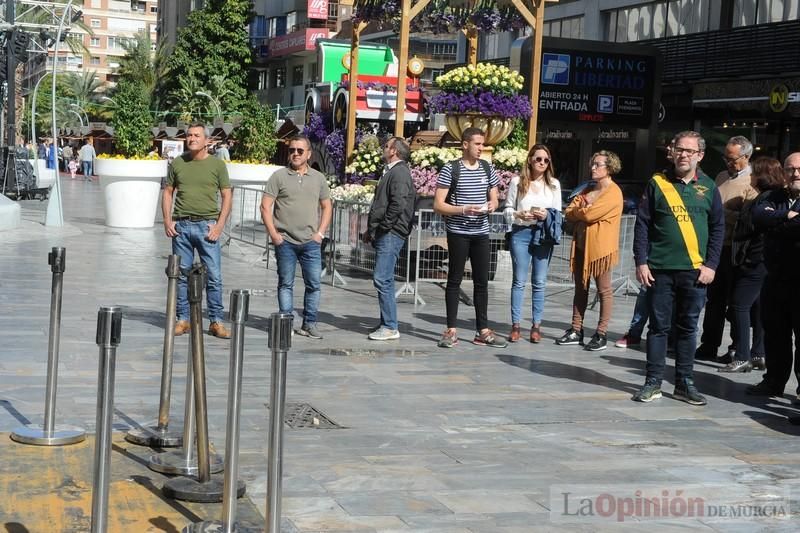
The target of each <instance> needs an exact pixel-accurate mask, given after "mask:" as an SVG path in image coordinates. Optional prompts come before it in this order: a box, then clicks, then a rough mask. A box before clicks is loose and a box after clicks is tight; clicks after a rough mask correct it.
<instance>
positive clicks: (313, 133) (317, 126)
mask: <svg viewBox="0 0 800 533" xmlns="http://www.w3.org/2000/svg"><path fill="white" fill-rule="evenodd" d="M331 121H332V117H331V113H311V118H310V119H309V121H308V124H306V125H305V127H304V128H303V135H305V136H306V137H308V138H309V139H310V140H311V142H324V141H325V138H326V137H327V136H328V134H329V133H330V131H329V130H328V126H327V125H328V124H330V123H331Z"/></svg>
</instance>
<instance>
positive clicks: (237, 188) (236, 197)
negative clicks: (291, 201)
mask: <svg viewBox="0 0 800 533" xmlns="http://www.w3.org/2000/svg"><path fill="white" fill-rule="evenodd" d="M225 166H226V167H227V168H228V177H229V178H230V180H231V185H232V186H233V206H232V207H231V225H232V226H233V227H234V228H235V227H237V226H241V225H243V224H248V223H251V224H252V223H255V224H260V223H261V209H260V206H261V196H262V194H263V192H264V186H265V185H266V184H267V182H268V181H269V178H270V177H271V176H272V174H274V173H275V171H276V170H280V169H282V168H283V167H279V166H276V165H251V164H249V163H228V162H226V163H225Z"/></svg>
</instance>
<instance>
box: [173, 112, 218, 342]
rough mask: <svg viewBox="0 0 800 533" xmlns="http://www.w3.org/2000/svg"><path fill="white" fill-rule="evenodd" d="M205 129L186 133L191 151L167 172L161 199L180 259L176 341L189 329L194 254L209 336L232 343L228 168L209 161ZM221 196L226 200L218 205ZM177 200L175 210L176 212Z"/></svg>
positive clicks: (191, 128)
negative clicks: (226, 259) (225, 246)
mask: <svg viewBox="0 0 800 533" xmlns="http://www.w3.org/2000/svg"><path fill="white" fill-rule="evenodd" d="M207 141H208V138H207V136H206V127H205V125H204V124H192V125H191V126H189V128H188V130H187V131H186V143H187V146H188V148H189V149H188V151H187V152H184V153H183V154H182V155H180V156H178V157H176V158H175V159H174V160H173V162H172V165H171V166H170V169H169V174H168V176H167V186H166V187H165V188H164V194H163V196H162V198H161V211H162V213H163V215H164V231H165V233H166V234H167V237H170V238H171V239H172V253H173V254H176V255H179V256H180V258H181V276H180V278H179V279H178V306H177V307H178V308H177V311H178V321H177V323H176V324H175V335H183V334H184V333H187V332H188V331H189V329H190V327H191V326H190V324H189V300H188V294H187V292H188V291H187V283H186V275H185V272H187V271H188V270H189V269H190V268H191V266H192V263H193V261H194V252H195V250H197V254H198V255H199V256H200V261H201V262H202V263H203V264H204V265H205V266H206V268H207V275H208V280H207V282H206V300H207V302H208V318H209V320H210V321H211V325H210V326H209V328H208V333H209V334H210V335H214V336H215V337H219V338H222V339H229V338H230V336H231V334H230V331H228V329H227V328H226V327H225V326H224V325H223V324H222V319H223V316H224V308H223V306H222V266H221V265H222V262H221V251H220V243H219V238H220V237H221V236H222V230H223V228H225V221H226V220H227V219H228V214H229V213H230V212H231V202H232V198H233V194H232V193H231V183H230V180H229V179H228V170H227V168H226V167H225V163H224V162H223V161H222V160H220V159H218V158H216V157H211V156H210V155H209V153H208V150H207V147H206V143H207ZM217 193H219V196H220V197H221V198H222V202H221V204H222V205H221V206H220V205H219V204H218V198H217ZM173 200H174V209H173Z"/></svg>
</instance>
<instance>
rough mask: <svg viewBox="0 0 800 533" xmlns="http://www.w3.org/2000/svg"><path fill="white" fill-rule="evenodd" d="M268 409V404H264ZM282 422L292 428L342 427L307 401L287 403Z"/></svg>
mask: <svg viewBox="0 0 800 533" xmlns="http://www.w3.org/2000/svg"><path fill="white" fill-rule="evenodd" d="M264 405H266V406H267V409H269V404H264ZM283 423H284V424H285V425H287V426H289V427H290V428H292V429H342V428H343V427H344V426H340V425H339V424H337V423H336V422H334V421H333V420H331V419H330V418H328V416H327V415H326V414H325V413H323V412H322V411H320V410H319V409H317V408H316V407H314V406H313V405H311V404H308V403H287V404H286V406H285V412H284V413H283Z"/></svg>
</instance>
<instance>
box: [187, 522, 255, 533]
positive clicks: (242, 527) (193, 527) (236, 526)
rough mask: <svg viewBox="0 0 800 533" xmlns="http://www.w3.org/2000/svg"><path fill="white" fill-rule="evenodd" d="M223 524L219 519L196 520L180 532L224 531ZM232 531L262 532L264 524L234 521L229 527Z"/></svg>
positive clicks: (240, 532) (221, 532)
mask: <svg viewBox="0 0 800 533" xmlns="http://www.w3.org/2000/svg"><path fill="white" fill-rule="evenodd" d="M226 531H228V530H227V529H225V524H223V523H222V522H220V521H219V520H214V521H212V522H198V523H197V524H189V525H188V526H186V527H184V528H183V530H182V533H226ZM231 531H232V532H233V533H264V526H263V525H261V526H257V525H255V524H250V523H248V522H234V523H233V527H232V528H231Z"/></svg>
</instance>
